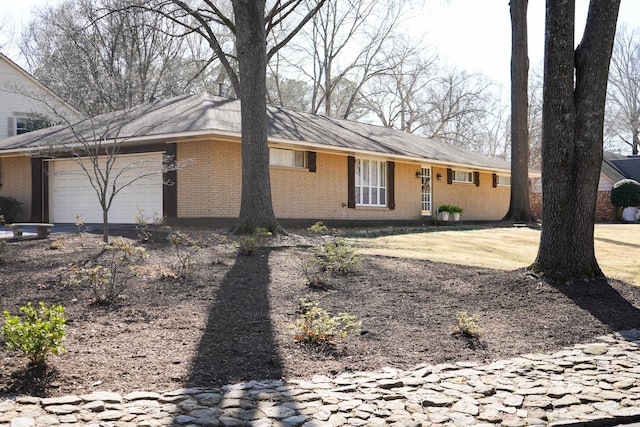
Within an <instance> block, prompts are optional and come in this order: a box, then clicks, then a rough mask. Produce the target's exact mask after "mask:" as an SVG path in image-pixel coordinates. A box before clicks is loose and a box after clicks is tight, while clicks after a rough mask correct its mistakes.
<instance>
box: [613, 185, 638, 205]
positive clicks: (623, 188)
mask: <svg viewBox="0 0 640 427" xmlns="http://www.w3.org/2000/svg"><path fill="white" fill-rule="evenodd" d="M611 204H612V205H614V206H616V207H620V208H627V207H630V206H640V183H639V182H637V181H634V180H633V179H623V180H621V181H618V182H616V183H615V184H614V186H613V188H612V189H611Z"/></svg>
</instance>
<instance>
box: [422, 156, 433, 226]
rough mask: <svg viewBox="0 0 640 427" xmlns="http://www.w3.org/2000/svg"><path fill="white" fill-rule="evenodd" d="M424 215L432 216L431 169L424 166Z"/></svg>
mask: <svg viewBox="0 0 640 427" xmlns="http://www.w3.org/2000/svg"><path fill="white" fill-rule="evenodd" d="M421 177H422V215H431V167H429V166H422V174H421Z"/></svg>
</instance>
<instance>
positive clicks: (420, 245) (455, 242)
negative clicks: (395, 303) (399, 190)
mask: <svg viewBox="0 0 640 427" xmlns="http://www.w3.org/2000/svg"><path fill="white" fill-rule="evenodd" d="M440 230H441V231H440ZM639 236H640V225H638V224H598V225H596V228H595V250H596V257H597V259H598V262H599V263H600V268H602V270H603V271H604V273H605V274H606V275H607V276H608V277H612V278H616V279H620V280H624V281H627V282H629V283H632V284H634V285H637V286H640V239H639ZM354 242H355V244H356V245H357V246H358V247H359V249H360V251H361V252H362V253H366V254H374V255H386V256H395V257H406V258H415V259H425V260H429V261H435V262H446V263H452V264H464V265H473V266H477V267H487V268H495V269H500V270H514V269H517V268H521V267H525V266H527V265H530V264H531V263H532V262H533V261H534V260H535V258H536V254H537V251H538V244H539V242H540V230H537V229H531V228H525V227H505V228H477V229H471V230H470V229H447V228H442V229H437V231H429V232H419V233H410V234H398V235H390V236H382V237H374V238H364V237H360V238H356V239H354Z"/></svg>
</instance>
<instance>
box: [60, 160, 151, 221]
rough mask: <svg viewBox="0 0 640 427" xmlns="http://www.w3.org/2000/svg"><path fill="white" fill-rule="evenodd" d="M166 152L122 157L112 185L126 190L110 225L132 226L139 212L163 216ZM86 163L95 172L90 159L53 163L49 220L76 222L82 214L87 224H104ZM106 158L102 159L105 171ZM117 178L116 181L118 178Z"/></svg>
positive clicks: (117, 199) (117, 201)
mask: <svg viewBox="0 0 640 427" xmlns="http://www.w3.org/2000/svg"><path fill="white" fill-rule="evenodd" d="M162 159H163V153H144V154H127V155H120V156H118V158H117V160H116V162H115V164H114V166H113V168H112V170H111V177H112V179H111V180H110V181H111V183H113V179H116V189H117V188H122V190H120V191H119V192H118V193H117V194H116V196H115V198H114V199H113V203H112V205H111V208H110V209H109V223H111V224H131V223H134V222H135V217H136V215H137V212H138V209H144V212H145V214H146V215H149V216H150V215H152V214H153V213H154V212H157V213H158V214H159V215H162V191H163V188H162V186H163V178H162ZM80 161H82V164H83V165H84V166H85V167H86V168H87V169H88V170H89V171H92V166H91V162H90V160H89V159H88V158H86V159H54V160H50V161H49V165H48V177H49V221H50V222H53V223H58V224H61V223H71V224H73V223H75V222H76V216H77V215H80V216H81V217H82V218H83V220H84V222H85V223H100V224H101V223H102V208H101V207H100V203H99V201H98V196H97V194H96V191H95V190H94V188H93V187H92V186H91V182H90V180H89V178H88V176H87V173H86V172H84V171H83V169H82V166H81V165H80ZM105 162H106V158H100V165H101V169H102V170H104V165H105ZM116 176H117V178H113V177H116Z"/></svg>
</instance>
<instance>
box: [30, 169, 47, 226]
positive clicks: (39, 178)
mask: <svg viewBox="0 0 640 427" xmlns="http://www.w3.org/2000/svg"><path fill="white" fill-rule="evenodd" d="M44 165H45V162H43V161H42V157H32V158H31V221H32V222H45V221H47V219H46V218H44V189H45V188H47V187H46V186H45V185H44V178H45V177H44Z"/></svg>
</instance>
